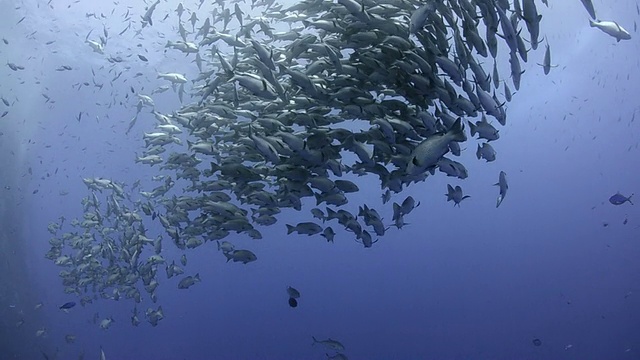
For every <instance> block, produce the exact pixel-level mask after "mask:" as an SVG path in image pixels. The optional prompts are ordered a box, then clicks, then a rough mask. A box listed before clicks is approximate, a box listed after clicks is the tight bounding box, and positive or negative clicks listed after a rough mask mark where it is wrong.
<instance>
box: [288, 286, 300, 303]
mask: <svg viewBox="0 0 640 360" xmlns="http://www.w3.org/2000/svg"><path fill="white" fill-rule="evenodd" d="M287 295H289V306H291V307H292V308H295V307H297V306H298V300H296V299H298V298H299V297H300V292H299V291H298V290H296V289H294V288H292V287H291V286H288V287H287Z"/></svg>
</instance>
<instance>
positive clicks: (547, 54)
mask: <svg viewBox="0 0 640 360" xmlns="http://www.w3.org/2000/svg"><path fill="white" fill-rule="evenodd" d="M538 65H540V66H542V68H543V69H544V74H545V75H549V72H550V71H551V68H552V67H556V65H551V48H550V47H549V42H547V43H546V44H545V51H544V60H543V61H542V64H538Z"/></svg>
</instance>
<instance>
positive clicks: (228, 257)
mask: <svg viewBox="0 0 640 360" xmlns="http://www.w3.org/2000/svg"><path fill="white" fill-rule="evenodd" d="M223 254H224V256H225V257H226V258H227V262H229V260H231V258H233V255H231V254H229V253H227V252H223Z"/></svg>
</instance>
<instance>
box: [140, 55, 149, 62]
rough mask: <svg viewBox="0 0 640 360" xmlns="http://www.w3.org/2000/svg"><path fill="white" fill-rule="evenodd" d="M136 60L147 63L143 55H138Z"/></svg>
mask: <svg viewBox="0 0 640 360" xmlns="http://www.w3.org/2000/svg"><path fill="white" fill-rule="evenodd" d="M138 58H139V59H140V60H142V61H149V60H148V59H147V58H146V57H145V56H143V55H138Z"/></svg>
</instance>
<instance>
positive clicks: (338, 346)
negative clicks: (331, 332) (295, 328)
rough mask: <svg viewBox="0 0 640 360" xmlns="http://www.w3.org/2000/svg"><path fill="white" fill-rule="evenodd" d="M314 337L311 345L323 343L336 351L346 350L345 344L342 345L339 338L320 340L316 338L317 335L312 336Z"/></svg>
mask: <svg viewBox="0 0 640 360" xmlns="http://www.w3.org/2000/svg"><path fill="white" fill-rule="evenodd" d="M311 338H312V339H313V344H311V345H315V344H322V345H324V346H326V347H328V348H330V349H333V350H336V351H342V350H344V345H342V344H341V343H340V342H339V341H338V340H333V339H331V338H329V339H327V340H318V339H316V338H315V336H312V337H311Z"/></svg>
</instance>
